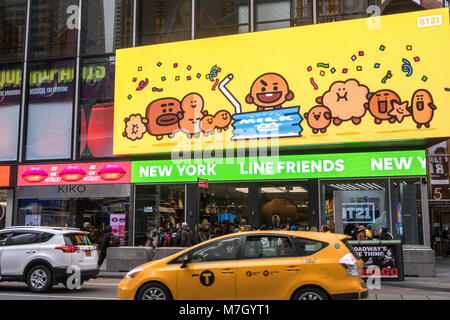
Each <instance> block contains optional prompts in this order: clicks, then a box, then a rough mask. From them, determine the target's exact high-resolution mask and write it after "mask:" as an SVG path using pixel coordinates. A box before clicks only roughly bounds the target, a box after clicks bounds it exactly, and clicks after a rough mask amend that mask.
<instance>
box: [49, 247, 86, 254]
mask: <svg viewBox="0 0 450 320" xmlns="http://www.w3.org/2000/svg"><path fill="white" fill-rule="evenodd" d="M55 249H57V250H62V252H64V253H75V252H77V251H78V250H80V248H78V247H77V246H57V247H55Z"/></svg>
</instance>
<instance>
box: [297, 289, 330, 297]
mask: <svg viewBox="0 0 450 320" xmlns="http://www.w3.org/2000/svg"><path fill="white" fill-rule="evenodd" d="M328 299H329V298H328V295H327V294H326V292H325V291H323V290H321V289H319V288H315V287H304V288H301V289H299V290H297V292H296V293H295V294H294V295H293V296H292V300H328Z"/></svg>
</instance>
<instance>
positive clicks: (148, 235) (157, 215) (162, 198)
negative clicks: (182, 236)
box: [134, 184, 185, 246]
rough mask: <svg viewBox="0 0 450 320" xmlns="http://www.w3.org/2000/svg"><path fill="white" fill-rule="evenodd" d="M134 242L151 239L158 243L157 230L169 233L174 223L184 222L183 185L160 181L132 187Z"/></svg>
mask: <svg viewBox="0 0 450 320" xmlns="http://www.w3.org/2000/svg"><path fill="white" fill-rule="evenodd" d="M135 208H136V209H135V226H136V227H135V234H134V245H135V246H143V245H146V243H147V240H150V239H151V243H152V244H153V245H154V246H158V236H159V235H160V234H161V231H164V232H167V233H168V234H169V235H172V234H173V232H174V230H175V229H174V227H176V224H177V223H179V224H181V223H183V222H184V221H185V213H184V209H185V185H184V184H160V185H138V186H136V206H135ZM172 244H173V245H175V246H176V242H175V241H173V243H172Z"/></svg>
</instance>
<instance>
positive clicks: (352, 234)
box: [350, 223, 359, 240]
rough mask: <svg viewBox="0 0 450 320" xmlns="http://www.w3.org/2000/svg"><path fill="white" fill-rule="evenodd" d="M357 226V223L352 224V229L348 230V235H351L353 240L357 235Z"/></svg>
mask: <svg viewBox="0 0 450 320" xmlns="http://www.w3.org/2000/svg"><path fill="white" fill-rule="evenodd" d="M358 228H359V223H355V224H353V229H352V230H351V231H350V237H352V239H353V240H356V238H357V236H358Z"/></svg>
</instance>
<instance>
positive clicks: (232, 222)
mask: <svg viewBox="0 0 450 320" xmlns="http://www.w3.org/2000/svg"><path fill="white" fill-rule="evenodd" d="M248 192H249V188H248V184H246V183H233V184H230V183H211V184H209V186H208V188H207V189H203V188H202V189H200V221H199V225H197V226H196V230H195V231H196V232H197V233H199V237H201V239H199V240H200V241H203V240H206V239H208V238H209V237H210V235H213V234H214V236H218V235H222V234H228V233H233V232H234V231H235V228H239V229H240V230H241V231H243V230H245V228H248V227H249V226H248ZM216 229H217V230H216ZM208 233H209V234H208Z"/></svg>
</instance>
